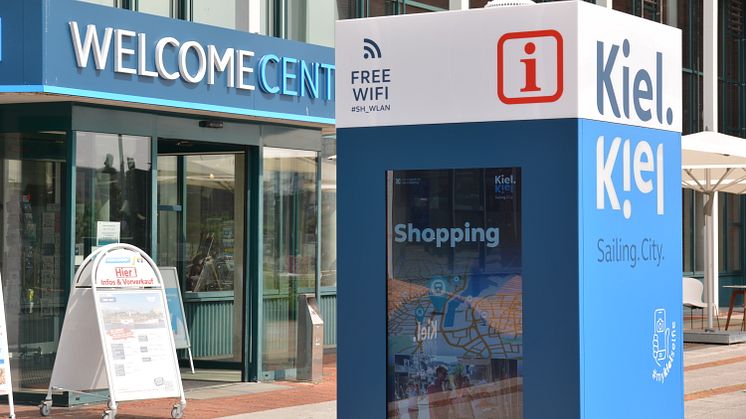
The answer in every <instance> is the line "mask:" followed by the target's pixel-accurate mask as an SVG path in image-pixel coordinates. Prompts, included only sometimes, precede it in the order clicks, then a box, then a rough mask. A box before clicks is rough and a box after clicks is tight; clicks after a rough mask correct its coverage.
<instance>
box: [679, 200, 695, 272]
mask: <svg viewBox="0 0 746 419" xmlns="http://www.w3.org/2000/svg"><path fill="white" fill-rule="evenodd" d="M693 195H694V192H693V191H692V190H690V189H683V190H682V199H681V200H682V211H681V214H682V218H683V223H684V225H683V228H682V229H681V231H682V232H683V237H682V240H681V242H682V243H683V245H684V254H683V258H682V260H683V262H684V267H683V269H682V270H683V271H684V272H692V271H694V266H693V264H692V227H693V226H692V197H693Z"/></svg>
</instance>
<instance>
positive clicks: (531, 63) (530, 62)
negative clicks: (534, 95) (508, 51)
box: [521, 42, 541, 92]
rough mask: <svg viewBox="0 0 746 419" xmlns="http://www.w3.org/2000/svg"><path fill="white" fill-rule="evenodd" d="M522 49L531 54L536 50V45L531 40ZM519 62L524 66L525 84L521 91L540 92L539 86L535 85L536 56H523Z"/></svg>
mask: <svg viewBox="0 0 746 419" xmlns="http://www.w3.org/2000/svg"><path fill="white" fill-rule="evenodd" d="M523 51H525V52H526V54H528V55H531V54H533V53H534V52H536V45H534V43H533V42H528V43H526V45H525V46H524V47H523ZM521 62H522V63H523V64H524V65H525V66H526V85H525V86H524V87H523V88H522V89H521V92H540V91H541V88H540V87H539V86H537V85H536V58H524V59H522V60H521Z"/></svg>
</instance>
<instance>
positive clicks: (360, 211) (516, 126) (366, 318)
mask: <svg viewBox="0 0 746 419" xmlns="http://www.w3.org/2000/svg"><path fill="white" fill-rule="evenodd" d="M337 141H338V144H337V152H338V160H337V161H338V174H339V176H338V210H339V212H338V219H337V222H338V240H339V246H338V256H339V259H338V260H339V262H338V269H339V275H340V278H342V280H341V281H340V282H339V284H338V295H339V299H338V310H339V317H338V319H339V324H338V327H339V331H338V333H339V334H338V336H339V337H338V402H337V403H338V410H337V412H338V416H339V417H340V418H381V417H385V415H386V409H387V388H386V386H387V384H386V351H387V319H386V313H387V306H386V304H387V303H386V301H387V294H386V243H387V232H386V171H387V170H403V169H445V168H482V167H519V168H520V170H521V178H522V185H521V193H522V213H521V218H522V220H523V225H522V234H523V241H522V254H523V343H524V348H523V353H524V366H523V380H524V381H523V383H524V384H523V408H524V410H523V412H524V415H523V417H524V418H526V419H541V418H547V417H552V418H560V419H562V418H568V419H577V418H578V417H580V404H579V400H580V395H579V393H580V378H579V362H580V360H579V357H578V352H579V347H578V342H579V317H578V295H579V293H578V275H579V266H578V261H579V260H580V259H579V257H578V249H579V243H578V231H579V226H578V217H577V214H578V202H579V199H578V190H577V187H578V182H577V179H578V157H579V156H578V152H577V149H578V120H576V119H559V120H547V121H540V122H539V121H530V122H527V121H513V122H490V123H470V124H444V125H421V126H401V127H378V128H340V129H338V130H337Z"/></svg>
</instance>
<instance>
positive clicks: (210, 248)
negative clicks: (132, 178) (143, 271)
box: [186, 154, 243, 292]
mask: <svg viewBox="0 0 746 419" xmlns="http://www.w3.org/2000/svg"><path fill="white" fill-rule="evenodd" d="M236 160H237V159H236V156H235V155H233V154H225V155H196V156H187V157H186V172H187V174H186V188H187V199H186V207H187V212H186V217H187V221H186V254H187V255H189V258H190V259H189V260H188V261H187V263H188V265H187V268H186V271H187V285H186V291H191V292H205V291H233V287H234V284H235V283H236V282H237V281H240V280H241V278H240V277H238V276H237V271H236V266H235V260H236V256H237V255H236V246H237V243H236V235H237V233H238V230H239V229H240V230H243V222H242V220H243V217H241V215H242V212H241V211H240V208H241V207H242V205H241V204H240V202H237V199H238V198H239V195H238V194H237V193H236V173H241V171H237V170H236V163H237V162H236ZM241 202H242V200H241ZM237 207H238V208H239V210H238V211H236V208H237ZM238 246H239V249H242V247H241V244H240V243H239V244H238Z"/></svg>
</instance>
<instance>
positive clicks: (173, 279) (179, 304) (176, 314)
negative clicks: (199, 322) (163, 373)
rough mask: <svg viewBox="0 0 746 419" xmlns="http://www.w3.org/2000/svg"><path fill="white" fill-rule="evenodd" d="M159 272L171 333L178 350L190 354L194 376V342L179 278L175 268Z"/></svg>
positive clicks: (161, 267)
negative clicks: (164, 292) (190, 336)
mask: <svg viewBox="0 0 746 419" xmlns="http://www.w3.org/2000/svg"><path fill="white" fill-rule="evenodd" d="M158 270H159V271H160V273H161V276H162V277H163V288H164V289H165V290H166V301H167V302H168V314H169V315H170V316H171V331H172V332H173V334H174V344H175V346H176V349H186V350H187V353H188V354H189V367H190V368H191V369H192V374H194V359H193V358H192V341H191V339H189V330H188V329H187V323H186V316H185V315H184V313H185V311H184V301H183V300H182V299H181V288H180V287H179V276H178V274H177V271H176V268H175V267H173V266H160V267H158Z"/></svg>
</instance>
